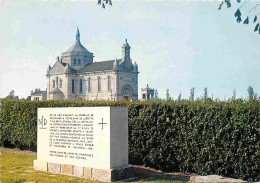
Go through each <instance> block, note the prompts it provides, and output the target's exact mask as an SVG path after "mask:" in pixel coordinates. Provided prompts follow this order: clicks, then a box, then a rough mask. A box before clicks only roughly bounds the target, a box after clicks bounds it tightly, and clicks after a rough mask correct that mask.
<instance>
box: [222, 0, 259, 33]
mask: <svg viewBox="0 0 260 183" xmlns="http://www.w3.org/2000/svg"><path fill="white" fill-rule="evenodd" d="M236 1H237V3H240V2H241V0H236ZM247 2H248V0H245V1H244V2H243V3H242V5H241V6H239V8H238V9H237V11H236V12H235V14H234V16H235V17H236V21H237V23H240V22H241V21H242V18H241V16H242V13H241V11H240V10H241V9H242V8H243V6H246V4H247ZM224 3H225V4H226V5H227V8H230V7H231V0H224V1H222V2H221V3H220V5H219V7H218V9H219V10H221V8H222V6H223V4H224ZM259 6H260V4H259V3H258V4H256V5H255V6H254V7H253V8H251V9H250V11H249V12H248V15H247V17H246V18H245V19H244V21H243V23H244V24H249V14H250V13H251V12H252V11H257V8H258V7H259ZM259 14H260V12H258V13H256V14H255V16H254V19H253V24H255V23H256V22H257V16H258V15H259ZM257 31H258V33H259V35H260V26H259V22H258V23H256V25H255V28H254V32H257Z"/></svg>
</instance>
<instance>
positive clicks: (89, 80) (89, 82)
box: [88, 78, 91, 92]
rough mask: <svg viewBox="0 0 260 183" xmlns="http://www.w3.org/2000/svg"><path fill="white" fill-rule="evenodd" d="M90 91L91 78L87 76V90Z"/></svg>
mask: <svg viewBox="0 0 260 183" xmlns="http://www.w3.org/2000/svg"><path fill="white" fill-rule="evenodd" d="M90 91H91V79H90V78H88V92H90Z"/></svg>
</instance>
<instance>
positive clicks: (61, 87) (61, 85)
mask: <svg viewBox="0 0 260 183" xmlns="http://www.w3.org/2000/svg"><path fill="white" fill-rule="evenodd" d="M60 88H62V80H61V79H60Z"/></svg>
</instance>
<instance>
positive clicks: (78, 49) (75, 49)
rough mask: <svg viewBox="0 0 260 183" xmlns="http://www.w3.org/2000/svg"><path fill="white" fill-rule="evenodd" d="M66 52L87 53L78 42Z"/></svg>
mask: <svg viewBox="0 0 260 183" xmlns="http://www.w3.org/2000/svg"><path fill="white" fill-rule="evenodd" d="M66 52H89V51H88V50H87V49H86V48H85V47H84V46H83V45H82V44H81V43H80V41H79V40H77V41H76V43H75V44H74V45H73V46H72V47H70V48H69V49H68V50H67V51H66Z"/></svg>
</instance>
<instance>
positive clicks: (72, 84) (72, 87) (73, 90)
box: [71, 79, 75, 93]
mask: <svg viewBox="0 0 260 183" xmlns="http://www.w3.org/2000/svg"><path fill="white" fill-rule="evenodd" d="M71 91H72V93H74V92H75V89H74V79H73V80H72V81H71Z"/></svg>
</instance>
